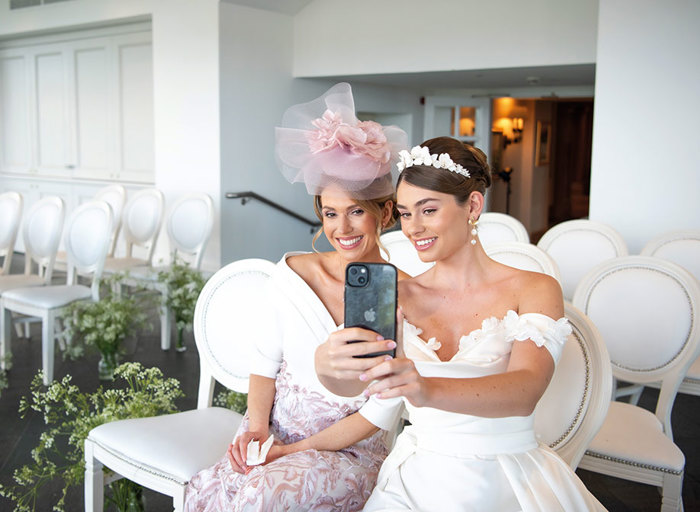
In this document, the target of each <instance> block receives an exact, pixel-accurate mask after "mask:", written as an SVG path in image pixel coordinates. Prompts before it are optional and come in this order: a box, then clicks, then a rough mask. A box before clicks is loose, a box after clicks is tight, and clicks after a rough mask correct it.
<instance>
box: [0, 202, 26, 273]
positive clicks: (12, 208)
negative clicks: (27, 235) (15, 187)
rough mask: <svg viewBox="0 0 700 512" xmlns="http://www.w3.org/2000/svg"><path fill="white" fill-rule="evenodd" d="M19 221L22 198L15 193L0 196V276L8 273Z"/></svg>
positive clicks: (20, 218)
mask: <svg viewBox="0 0 700 512" xmlns="http://www.w3.org/2000/svg"><path fill="white" fill-rule="evenodd" d="M21 220H22V196H21V195H20V194H19V193H17V192H5V193H3V194H0V257H2V258H3V262H2V268H0V276H2V275H6V274H9V273H10V265H12V254H13V253H14V250H15V241H16V240H17V232H18V231H19V224H20V221H21Z"/></svg>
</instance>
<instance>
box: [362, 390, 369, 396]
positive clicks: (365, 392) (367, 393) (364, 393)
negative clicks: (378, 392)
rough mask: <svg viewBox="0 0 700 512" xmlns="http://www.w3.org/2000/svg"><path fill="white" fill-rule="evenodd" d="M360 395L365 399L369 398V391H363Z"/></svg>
mask: <svg viewBox="0 0 700 512" xmlns="http://www.w3.org/2000/svg"><path fill="white" fill-rule="evenodd" d="M362 394H363V395H364V397H365V398H369V389H365V390H364V391H363V392H362Z"/></svg>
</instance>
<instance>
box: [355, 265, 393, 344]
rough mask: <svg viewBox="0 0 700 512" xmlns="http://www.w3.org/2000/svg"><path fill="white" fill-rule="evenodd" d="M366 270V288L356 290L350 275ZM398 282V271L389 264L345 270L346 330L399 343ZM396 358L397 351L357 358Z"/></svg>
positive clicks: (357, 266) (356, 286)
mask: <svg viewBox="0 0 700 512" xmlns="http://www.w3.org/2000/svg"><path fill="white" fill-rule="evenodd" d="M353 267H354V268H356V269H358V270H355V271H354V272H355V274H357V273H358V272H359V269H360V268H361V267H364V268H366V269H367V271H366V273H364V274H363V275H366V276H367V282H366V284H364V285H362V286H358V285H357V283H355V285H354V286H353V285H352V284H351V282H352V281H353V279H352V278H351V272H353V270H352V269H353ZM396 281H397V270H396V267H395V266H394V265H391V264H390V263H351V264H349V265H348V266H347V268H346V269H345V327H362V328H364V329H369V330H371V331H374V332H376V333H378V334H381V335H382V336H383V337H384V338H385V339H388V340H396V299H397V292H396ZM382 354H390V355H391V356H392V357H395V356H396V350H395V349H394V350H386V351H384V352H377V353H374V354H367V355H365V356H355V357H375V356H378V355H382Z"/></svg>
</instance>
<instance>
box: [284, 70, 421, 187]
mask: <svg viewBox="0 0 700 512" xmlns="http://www.w3.org/2000/svg"><path fill="white" fill-rule="evenodd" d="M407 143H408V137H407V136H406V132H404V131H403V130H402V129H401V128H399V127H397V126H382V125H380V124H379V123H375V122H374V121H360V120H358V119H357V117H355V102H354V101H353V98H352V90H351V89H350V84H347V83H339V84H336V85H334V86H333V87H331V88H330V89H329V90H328V91H326V93H325V94H324V95H323V96H321V97H319V98H316V99H315V100H313V101H310V102H308V103H302V104H299V105H294V106H293V107H290V108H289V109H287V111H286V112H285V113H284V116H282V126H278V127H277V128H275V158H276V160H277V164H278V165H279V168H280V170H281V171H282V174H283V175H284V177H285V178H287V180H289V182H290V183H298V182H303V183H304V184H305V185H306V190H307V191H308V192H309V194H312V195H318V194H321V192H322V191H323V190H324V189H325V188H327V187H328V186H331V185H336V186H338V187H339V188H341V189H342V190H345V191H348V192H349V193H350V194H352V196H353V197H354V198H356V199H374V198H378V197H384V196H388V195H391V194H392V193H393V191H394V187H393V180H392V177H391V170H392V168H394V163H396V161H397V160H398V153H399V151H401V150H402V149H405V148H406V146H407Z"/></svg>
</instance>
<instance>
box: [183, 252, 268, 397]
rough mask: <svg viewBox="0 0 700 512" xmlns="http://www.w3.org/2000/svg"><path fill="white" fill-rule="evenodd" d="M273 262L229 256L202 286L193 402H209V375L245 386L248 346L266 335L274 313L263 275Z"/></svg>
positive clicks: (241, 389)
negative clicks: (196, 389)
mask: <svg viewBox="0 0 700 512" xmlns="http://www.w3.org/2000/svg"><path fill="white" fill-rule="evenodd" d="M274 268H275V264H274V263H272V262H270V261H267V260H262V259H254V258H251V259H245V260H239V261H234V262H233V263H230V264H228V265H227V266H225V267H224V268H222V269H221V270H219V271H217V272H216V273H215V274H214V275H213V276H212V277H211V278H210V279H209V281H207V284H206V285H205V286H204V288H203V289H202V292H201V293H200V295H199V298H198V299H197V305H196V307H195V312H194V337H195V342H196V344H197V351H198V352H199V365H200V372H201V375H200V379H199V395H198V399H197V408H205V407H208V406H210V405H211V401H212V396H213V392H214V381H215V380H216V381H218V382H220V383H221V384H223V385H224V386H225V387H227V388H229V389H233V390H234V391H238V392H240V393H247V392H248V375H249V370H248V368H249V361H250V354H251V349H252V348H253V346H254V341H253V340H255V339H256V338H259V337H261V336H268V335H271V334H268V333H267V332H266V328H267V326H268V325H270V323H271V322H270V321H269V319H270V317H271V316H272V315H273V314H274V312H275V309H274V305H273V304H271V303H270V301H269V299H268V290H267V286H266V283H267V280H268V278H269V276H270V274H271V273H272V271H273V270H274Z"/></svg>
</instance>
